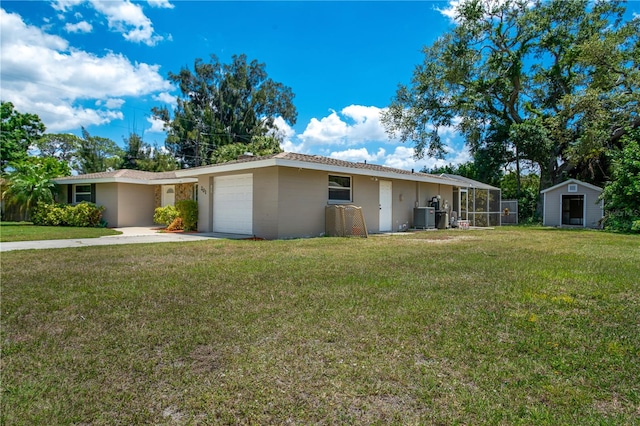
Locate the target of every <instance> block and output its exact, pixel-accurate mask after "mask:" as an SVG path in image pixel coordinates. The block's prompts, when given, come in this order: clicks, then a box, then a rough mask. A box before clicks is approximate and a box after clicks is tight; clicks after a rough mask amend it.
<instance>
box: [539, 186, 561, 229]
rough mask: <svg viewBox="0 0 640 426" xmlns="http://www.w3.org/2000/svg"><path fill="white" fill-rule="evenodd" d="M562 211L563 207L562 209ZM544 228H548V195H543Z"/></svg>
mask: <svg viewBox="0 0 640 426" xmlns="http://www.w3.org/2000/svg"><path fill="white" fill-rule="evenodd" d="M560 210H562V207H560ZM542 226H547V194H546V193H544V194H542Z"/></svg>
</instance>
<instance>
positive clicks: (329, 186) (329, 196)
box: [327, 174, 353, 204]
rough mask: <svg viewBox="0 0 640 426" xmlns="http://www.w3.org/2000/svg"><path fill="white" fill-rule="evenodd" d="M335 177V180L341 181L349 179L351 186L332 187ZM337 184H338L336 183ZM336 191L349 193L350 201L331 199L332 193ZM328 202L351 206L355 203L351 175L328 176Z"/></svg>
mask: <svg viewBox="0 0 640 426" xmlns="http://www.w3.org/2000/svg"><path fill="white" fill-rule="evenodd" d="M332 177H335V178H341V179H349V186H348V187H344V186H339V187H336V186H332V185H331V182H332V181H331V178H332ZM336 183H337V182H336ZM332 190H333V191H336V192H347V191H348V193H349V197H348V199H343V198H339V199H338V198H331V191H332ZM327 200H328V203H329V204H349V203H352V202H353V176H350V175H340V174H329V175H327Z"/></svg>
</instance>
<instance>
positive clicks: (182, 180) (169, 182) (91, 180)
mask: <svg viewBox="0 0 640 426" xmlns="http://www.w3.org/2000/svg"><path fill="white" fill-rule="evenodd" d="M52 180H53V182H54V183H56V184H58V185H86V184H90V183H132V184H135V185H174V184H179V183H196V182H198V179H196V178H178V179H152V180H149V179H131V178H122V177H106V178H86V179H68V180H67V179H60V180H58V179H52Z"/></svg>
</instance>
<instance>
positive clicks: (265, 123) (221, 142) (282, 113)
mask: <svg viewBox="0 0 640 426" xmlns="http://www.w3.org/2000/svg"><path fill="white" fill-rule="evenodd" d="M169 79H170V80H171V81H172V82H173V83H175V84H176V85H177V86H178V87H179V88H180V92H181V96H179V97H178V98H177V107H176V109H175V111H173V114H172V113H171V111H170V110H169V109H168V108H167V107H163V108H157V107H156V108H153V110H152V111H153V114H154V117H155V118H157V119H160V120H162V121H163V122H164V124H165V129H166V130H167V139H166V142H165V146H166V147H167V149H169V151H171V152H172V153H173V155H174V156H175V157H176V159H178V161H179V162H180V164H181V166H182V167H193V166H201V165H206V164H211V162H212V157H213V158H217V157H218V156H216V155H215V152H216V150H218V149H219V148H221V147H223V146H225V145H230V144H235V143H243V144H250V143H251V142H253V141H254V139H255V138H256V137H262V136H266V135H267V134H269V133H270V132H272V133H273V131H276V130H277V128H276V125H275V119H276V118H277V117H282V118H283V119H284V120H285V121H286V122H287V123H289V124H291V125H292V124H295V121H296V117H297V112H296V108H295V106H294V105H293V98H294V94H293V92H292V90H291V88H289V87H287V86H285V85H283V84H282V83H278V82H276V81H274V80H272V79H271V78H269V77H268V76H267V72H266V67H265V64H263V63H259V62H258V61H256V60H253V61H251V62H248V61H247V57H246V56H245V55H239V56H236V55H234V56H233V57H232V61H231V63H230V64H222V63H221V62H220V61H219V59H218V58H217V57H216V56H215V55H211V58H210V61H209V62H204V61H203V60H202V59H196V60H195V63H194V66H193V70H190V69H189V68H187V67H185V68H182V69H181V70H180V72H179V73H178V74H174V73H169Z"/></svg>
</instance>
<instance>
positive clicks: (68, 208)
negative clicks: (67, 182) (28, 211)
mask: <svg viewBox="0 0 640 426" xmlns="http://www.w3.org/2000/svg"><path fill="white" fill-rule="evenodd" d="M103 211H104V207H103V206H96V205H95V204H93V203H87V202H82V203H80V204H76V205H70V204H46V203H40V204H38V205H37V206H36V208H35V210H34V211H33V213H32V217H31V220H32V222H33V224H34V225H42V226H77V227H85V228H93V227H97V226H100V224H101V222H102V212H103Z"/></svg>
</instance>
